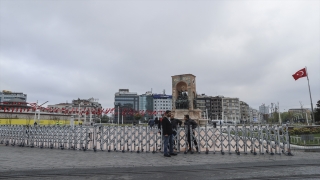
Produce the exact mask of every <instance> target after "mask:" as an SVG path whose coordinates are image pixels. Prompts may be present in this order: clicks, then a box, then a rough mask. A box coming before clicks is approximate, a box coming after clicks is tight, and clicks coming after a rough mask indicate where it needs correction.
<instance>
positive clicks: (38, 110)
mask: <svg viewBox="0 0 320 180" xmlns="http://www.w3.org/2000/svg"><path fill="white" fill-rule="evenodd" d="M47 102H49V101H46V102H44V103H42V104H41V105H40V106H38V107H37V109H36V110H35V113H34V123H35V122H36V113H37V112H38V124H39V125H40V112H41V106H43V105H44V104H46V103H47ZM37 103H38V101H37ZM38 108H39V109H38ZM35 124H36V123H35Z"/></svg>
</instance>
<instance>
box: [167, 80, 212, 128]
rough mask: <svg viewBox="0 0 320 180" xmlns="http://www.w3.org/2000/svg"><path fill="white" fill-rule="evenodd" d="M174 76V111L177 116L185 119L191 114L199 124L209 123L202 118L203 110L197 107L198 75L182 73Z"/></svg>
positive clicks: (191, 117)
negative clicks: (185, 116)
mask: <svg viewBox="0 0 320 180" xmlns="http://www.w3.org/2000/svg"><path fill="white" fill-rule="evenodd" d="M171 77H172V104H173V108H172V113H173V114H174V116H175V118H177V119H180V120H182V121H184V119H183V117H184V115H186V114H189V116H190V119H193V120H195V121H196V122H197V123H198V124H199V125H201V126H203V125H205V124H207V120H205V119H201V110H200V109H198V108H197V91H196V76H194V75H192V74H181V75H175V76H171Z"/></svg>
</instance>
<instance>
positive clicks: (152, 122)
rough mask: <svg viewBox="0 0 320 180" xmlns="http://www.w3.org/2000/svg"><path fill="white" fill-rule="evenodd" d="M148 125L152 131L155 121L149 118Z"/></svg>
mask: <svg viewBox="0 0 320 180" xmlns="http://www.w3.org/2000/svg"><path fill="white" fill-rule="evenodd" d="M148 125H149V126H150V129H152V127H153V125H154V120H153V119H151V118H149V121H148Z"/></svg>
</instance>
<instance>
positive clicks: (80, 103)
mask: <svg viewBox="0 0 320 180" xmlns="http://www.w3.org/2000/svg"><path fill="white" fill-rule="evenodd" d="M79 101H80V99H78V102H79ZM80 105H83V103H82V102H79V113H78V117H79V123H80ZM81 124H82V123H81Z"/></svg>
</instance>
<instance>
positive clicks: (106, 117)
mask: <svg viewBox="0 0 320 180" xmlns="http://www.w3.org/2000/svg"><path fill="white" fill-rule="evenodd" d="M109 120H110V117H109V116H107V115H103V116H102V117H101V123H108V122H109Z"/></svg>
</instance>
